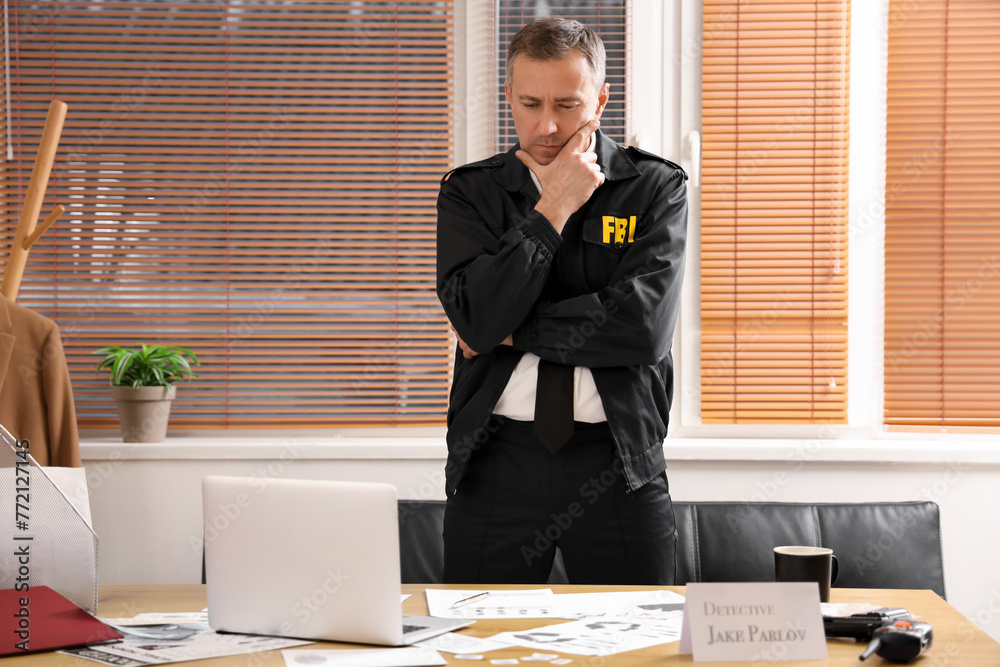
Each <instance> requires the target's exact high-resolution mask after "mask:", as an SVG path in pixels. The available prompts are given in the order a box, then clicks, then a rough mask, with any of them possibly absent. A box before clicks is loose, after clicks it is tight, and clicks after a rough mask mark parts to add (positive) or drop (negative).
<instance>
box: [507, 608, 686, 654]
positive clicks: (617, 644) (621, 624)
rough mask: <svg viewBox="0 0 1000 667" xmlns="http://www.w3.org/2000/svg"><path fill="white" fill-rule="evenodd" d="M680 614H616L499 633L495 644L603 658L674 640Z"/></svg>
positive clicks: (679, 622) (681, 616)
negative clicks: (657, 616)
mask: <svg viewBox="0 0 1000 667" xmlns="http://www.w3.org/2000/svg"><path fill="white" fill-rule="evenodd" d="M683 617H684V614H683V612H680V611H674V612H669V613H668V614H664V617H662V618H641V617H636V616H629V615H628V614H625V615H619V616H617V617H615V618H595V619H584V620H580V621H572V622H570V623H563V624H561V625H549V626H546V627H542V628H535V629H534V630H524V631H520V632H502V633H500V634H498V635H496V636H494V637H493V639H494V640H496V641H505V642H510V643H511V644H514V645H516V646H524V647H526V648H534V649H542V650H545V649H548V650H550V651H551V650H558V651H559V652H561V653H574V654H577V655H592V656H604V655H612V654H614V653H623V652H625V651H634V650H636V649H640V648H646V647H648V646H656V645H657V644H666V643H668V642H673V641H677V640H678V639H680V636H681V623H682V620H683Z"/></svg>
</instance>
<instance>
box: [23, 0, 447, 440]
mask: <svg viewBox="0 0 1000 667" xmlns="http://www.w3.org/2000/svg"><path fill="white" fill-rule="evenodd" d="M452 9H453V8H452V3H451V2H450V1H445V0H436V1H429V0H398V1H391V2H389V1H384V0H365V1H357V0H350V1H348V0H342V1H339V0H283V1H282V2H280V3H278V2H269V1H266V0H239V1H237V0H116V1H113V2H91V1H89V0H58V1H57V2H56V1H49V2H37V1H36V2H31V3H29V2H23V1H21V0H11V2H10V14H11V41H10V45H9V46H10V53H11V81H10V85H11V87H12V89H11V92H12V107H13V108H12V109H11V111H12V117H13V121H12V125H13V128H12V129H13V135H14V146H13V148H14V160H13V162H11V163H10V164H9V166H8V170H7V172H6V174H5V176H6V180H5V183H4V185H5V193H6V194H7V196H6V197H5V201H4V225H5V226H6V230H7V233H8V236H10V237H12V236H13V233H12V230H13V228H14V226H16V223H17V210H18V208H19V203H20V201H21V200H22V199H23V196H24V190H25V188H26V186H27V180H28V177H29V176H30V172H31V167H32V162H33V159H34V154H35V150H36V147H37V142H38V137H39V136H40V133H41V127H42V122H43V120H44V115H45V110H46V108H47V106H48V103H49V101H50V100H51V99H52V98H58V99H61V100H63V101H65V102H66V103H67V104H68V105H69V114H68V117H67V121H66V125H65V129H64V132H63V136H62V141H61V144H60V150H59V153H58V156H57V163H56V165H55V168H54V170H53V174H52V178H51V181H50V184H49V188H48V194H47V200H46V205H45V207H44V208H43V211H48V210H51V208H52V207H53V206H54V205H55V204H56V203H60V204H63V205H64V206H66V207H67V212H66V213H65V214H64V215H63V217H62V219H61V220H60V221H59V222H58V223H57V224H56V225H55V226H54V227H53V228H52V229H51V230H49V232H47V233H46V234H45V235H44V236H43V237H42V238H41V239H40V240H39V242H38V243H37V244H36V245H35V246H34V248H33V250H32V253H31V256H30V257H29V261H28V267H27V270H26V272H25V278H24V281H23V283H22V286H21V291H20V296H19V301H20V302H21V303H23V304H24V305H26V306H28V307H31V308H34V309H36V310H38V311H39V312H42V313H44V314H46V315H49V316H51V317H53V318H54V319H55V320H56V321H57V322H58V323H59V325H60V327H61V330H62V334H63V338H64V341H65V346H66V353H67V361H68V364H69V367H70V371H71V374H72V379H73V388H74V392H75V396H76V405H77V412H78V415H79V418H80V423H81V426H85V427H88V426H89V427H95V426H113V425H114V424H116V423H117V417H116V411H115V408H114V406H113V403H112V401H111V398H110V396H109V394H108V390H107V376H97V375H95V374H94V370H93V369H94V365H95V363H96V361H97V357H96V356H94V355H93V354H92V352H93V350H95V349H96V348H98V347H101V346H103V345H107V344H122V345H129V344H133V343H136V342H139V341H145V342H156V343H164V344H172V345H184V346H188V347H191V348H193V349H194V350H195V352H197V353H198V355H199V356H200V358H201V360H202V362H203V366H202V367H201V369H200V370H199V373H200V376H201V377H200V378H198V379H197V380H194V381H192V382H190V383H184V384H183V385H182V386H181V387H180V391H179V392H178V400H177V401H176V402H175V404H174V408H173V413H172V419H171V424H172V426H188V427H285V426H300V427H309V426H350V425H383V426H392V425H400V424H424V423H434V424H439V423H443V421H444V415H445V411H446V406H447V392H448V386H449V382H450V364H451V359H452V355H453V349H454V348H453V339H452V338H451V337H450V332H449V329H448V324H447V321H446V319H445V317H444V314H443V312H442V310H441V308H440V305H439V303H438V301H437V297H436V295H435V292H434V274H435V219H436V214H435V202H436V197H437V191H438V180H439V179H440V177H441V176H442V175H443V174H444V173H445V172H446V171H447V169H448V168H449V165H450V163H451V160H452V151H453V140H452V113H451V112H452V106H453V99H452V86H453V74H452V61H453V52H452V31H453V17H452Z"/></svg>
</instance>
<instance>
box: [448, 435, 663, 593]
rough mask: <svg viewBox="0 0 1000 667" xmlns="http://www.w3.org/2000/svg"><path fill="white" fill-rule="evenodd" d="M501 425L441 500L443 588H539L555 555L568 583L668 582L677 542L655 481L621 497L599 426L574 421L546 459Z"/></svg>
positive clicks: (622, 487)
mask: <svg viewBox="0 0 1000 667" xmlns="http://www.w3.org/2000/svg"><path fill="white" fill-rule="evenodd" d="M531 426H532V425H531V423H530V422H518V421H514V420H510V419H508V420H505V421H504V423H503V425H502V426H501V427H500V428H499V429H498V430H497V431H496V432H494V433H493V434H492V435H491V436H490V438H489V440H488V441H487V442H485V443H484V444H483V445H482V446H481V447H480V449H479V450H477V451H476V452H475V453H474V454H473V455H472V459H471V460H470V462H469V469H468V472H467V473H466V475H465V477H464V478H463V479H462V481H461V483H460V484H459V486H458V490H457V493H456V494H454V495H453V496H451V497H450V498H448V503H447V506H446V509H445V518H444V544H445V554H444V558H445V564H444V579H445V582H447V583H463V584H464V583H476V584H485V583H490V584H502V583H515V584H517V583H522V584H528V583H545V582H546V581H547V580H548V577H549V572H550V570H551V568H552V560H553V558H554V557H555V549H556V547H557V546H558V547H559V549H560V551H562V556H563V562H564V564H565V566H566V574H567V577H568V578H569V581H570V583H574V584H618V585H625V584H636V585H639V584H644V585H672V584H673V583H674V549H675V546H676V542H677V533H676V529H675V527H674V511H673V507H672V505H671V503H670V492H669V488H668V486H667V477H666V473H665V472H664V473H663V474H662V475H660V476H659V477H657V478H655V479H654V480H653V481H651V482H650V483H648V484H646V485H645V486H643V487H642V488H640V489H635V490H632V491H631V492H629V491H627V489H626V484H625V478H624V475H623V474H622V467H621V463H620V462H619V460H618V458H617V456H616V454H615V448H614V443H613V440H612V437H611V432H610V429H609V428H608V426H607V424H584V423H580V422H577V424H576V433H575V434H574V436H573V438H572V439H571V440H570V441H569V443H567V444H566V446H565V447H563V448H562V449H561V450H560V451H559V452H557V453H556V454H555V455H553V454H551V453H550V452H549V450H547V449H546V448H545V446H544V445H542V444H541V443H540V442H539V441H538V439H537V438H536V437H535V436H534V434H533V433H532V430H531Z"/></svg>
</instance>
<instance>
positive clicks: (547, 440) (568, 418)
mask: <svg viewBox="0 0 1000 667" xmlns="http://www.w3.org/2000/svg"><path fill="white" fill-rule="evenodd" d="M534 430H535V435H536V436H538V439H539V440H541V441H542V444H543V445H545V446H546V447H548V449H549V451H550V452H552V453H553V454H555V453H556V452H557V451H559V449H560V448H561V447H562V446H563V445H565V444H566V443H567V442H569V439H570V438H571V437H573V367H572V366H566V365H564V364H557V363H554V362H552V361H545V360H544V359H539V360H538V385H537V386H536V387H535V426H534Z"/></svg>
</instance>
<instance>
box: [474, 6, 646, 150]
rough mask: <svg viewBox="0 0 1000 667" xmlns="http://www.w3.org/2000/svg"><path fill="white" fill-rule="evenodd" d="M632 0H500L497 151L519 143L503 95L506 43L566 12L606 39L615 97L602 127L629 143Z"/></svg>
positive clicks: (609, 78) (609, 76) (609, 79)
mask: <svg viewBox="0 0 1000 667" xmlns="http://www.w3.org/2000/svg"><path fill="white" fill-rule="evenodd" d="M628 6H629V1H628V0H591V1H590V2H579V0H576V1H574V2H570V1H569V0H544V1H543V0H497V3H496V23H495V25H496V52H497V70H496V71H497V98H496V128H495V134H494V139H495V150H496V152H498V153H502V152H505V151H507V150H509V149H510V147H511V146H513V145H514V144H515V143H517V132H515V131H514V118H513V116H511V113H510V108H509V107H508V105H507V98H506V96H505V95H504V82H505V81H506V78H507V75H506V71H507V46H508V45H509V44H510V40H511V39H513V37H514V35H516V34H517V31H518V30H520V29H521V28H522V27H524V26H525V25H526V24H528V23H531V22H532V21H537V20H539V19H544V18H552V17H556V16H559V17H563V18H568V19H574V20H576V21H579V22H580V23H583V24H584V25H587V26H590V28H591V29H593V30H594V32H596V33H597V34H598V35H600V37H601V41H603V42H604V50H605V51H606V53H607V64H606V67H605V72H606V76H605V81H607V82H608V83H609V84H610V86H611V98H610V99H609V100H608V104H607V106H606V107H605V108H604V114H603V115H602V116H601V131H602V132H604V133H605V134H606V135H608V136H609V137H611V138H612V139H613V140H615V141H617V142H618V143H626V139H625V138H626V136H627V133H626V120H627V115H626V105H627V101H628V99H629V95H628V90H627V85H628V80H627V77H626V71H627V67H626V66H627V63H628V53H629V41H630V40H629V22H628V10H629V7H628Z"/></svg>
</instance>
